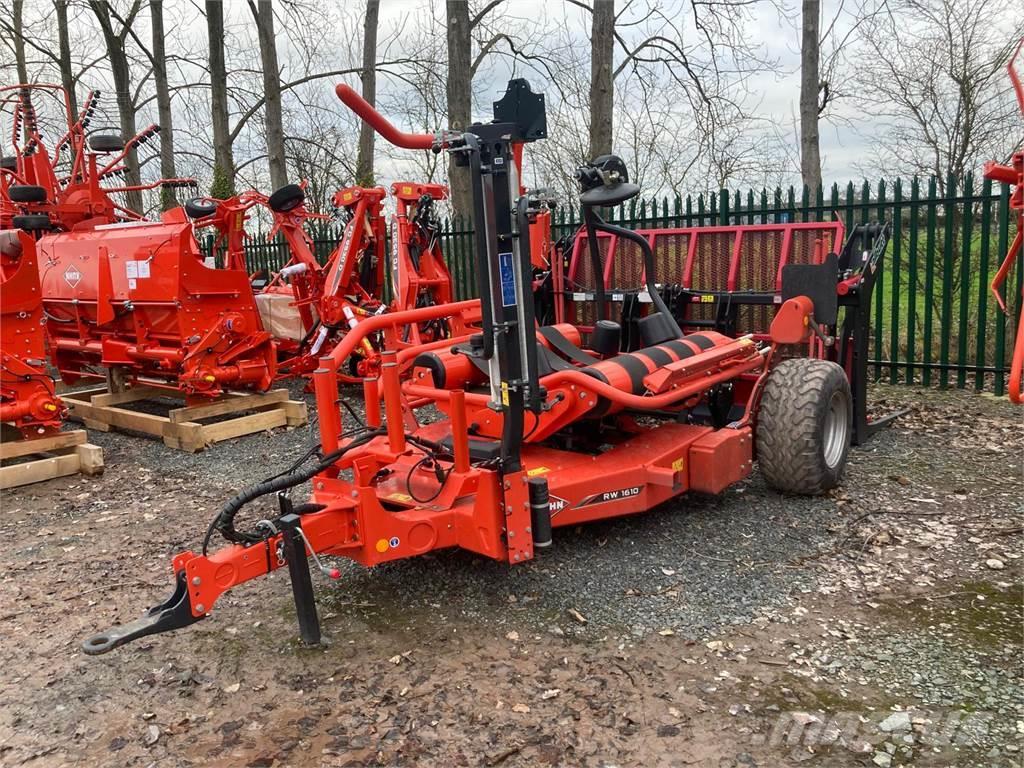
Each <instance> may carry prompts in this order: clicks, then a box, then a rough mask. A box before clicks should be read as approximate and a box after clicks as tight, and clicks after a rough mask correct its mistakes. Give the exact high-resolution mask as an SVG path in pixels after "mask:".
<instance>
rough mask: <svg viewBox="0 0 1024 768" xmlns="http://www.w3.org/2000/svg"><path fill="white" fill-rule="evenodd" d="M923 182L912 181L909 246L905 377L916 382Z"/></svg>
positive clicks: (906, 379)
mask: <svg viewBox="0 0 1024 768" xmlns="http://www.w3.org/2000/svg"><path fill="white" fill-rule="evenodd" d="M920 198H921V184H920V180H919V179H918V178H917V176H914V179H913V181H912V182H911V183H910V242H909V243H908V246H907V251H908V253H907V369H906V373H905V375H904V379H905V381H906V383H907V384H913V383H914V378H915V374H914V365H913V364H914V362H915V360H916V358H917V354H916V353H917V350H916V343H917V230H918V228H919V226H920V219H919V217H918V211H919V210H920V205H919V204H920V202H921V200H920Z"/></svg>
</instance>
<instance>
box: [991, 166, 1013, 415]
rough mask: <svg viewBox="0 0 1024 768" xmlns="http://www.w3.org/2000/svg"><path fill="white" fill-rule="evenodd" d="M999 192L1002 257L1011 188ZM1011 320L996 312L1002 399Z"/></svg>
mask: <svg viewBox="0 0 1024 768" xmlns="http://www.w3.org/2000/svg"><path fill="white" fill-rule="evenodd" d="M999 186H1000V187H1001V189H1000V192H999V255H1000V257H1002V256H1003V255H1004V254H1005V253H1006V252H1007V251H1008V250H1009V248H1010V187H1009V185H1008V184H1000V185H999ZM999 295H1000V296H1002V297H1003V301H1004V302H1005V301H1006V285H1005V283H1004V284H1003V285H1002V287H1000V289H999ZM1007 322H1009V319H1008V318H1007V317H1006V315H1005V314H1004V313H1003V312H1001V311H999V310H996V376H995V387H994V389H995V392H996V394H997V395H998V396H1000V397H1002V396H1003V395H1005V394H1006V379H1005V376H1004V375H1003V369H1004V367H1005V366H1006V324H1007Z"/></svg>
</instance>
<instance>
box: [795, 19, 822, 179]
mask: <svg viewBox="0 0 1024 768" xmlns="http://www.w3.org/2000/svg"><path fill="white" fill-rule="evenodd" d="M802 18H803V24H802V30H801V36H800V41H801V42H800V176H801V177H802V179H803V182H804V186H805V187H807V188H808V189H809V190H810V194H811V195H814V194H815V192H816V191H817V190H818V189H819V188H820V187H821V143H820V138H819V135H818V114H819V109H818V91H819V88H820V82H821V78H820V77H819V75H818V65H819V64H820V62H821V32H820V27H821V0H803V14H802Z"/></svg>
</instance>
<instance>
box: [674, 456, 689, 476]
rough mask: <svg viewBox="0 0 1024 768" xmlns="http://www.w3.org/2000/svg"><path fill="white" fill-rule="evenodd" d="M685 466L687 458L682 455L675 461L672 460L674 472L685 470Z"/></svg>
mask: <svg viewBox="0 0 1024 768" xmlns="http://www.w3.org/2000/svg"><path fill="white" fill-rule="evenodd" d="M685 466H686V460H685V459H684V458H683V457H682V456H680V457H679V458H678V459H676V460H675V461H673V462H672V471H673V472H682V471H683V467H685Z"/></svg>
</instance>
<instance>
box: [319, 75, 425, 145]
mask: <svg viewBox="0 0 1024 768" xmlns="http://www.w3.org/2000/svg"><path fill="white" fill-rule="evenodd" d="M334 92H335V93H336V94H338V98H339V99H341V101H342V103H343V104H344V105H345V106H346V107H348V108H349V109H351V110H352V111H353V112H355V113H356V114H357V115H358V116H359V117H360V118H362V119H363V120H365V121H366V122H367V123H368V124H369V125H370V126H371V127H372V128H373V130H375V131H376V132H377V133H379V134H380V135H381V136H382V137H384V138H385V139H387V140H388V141H390V142H391V143H392V144H394V145H395V146H396V147H403V148H405V149H433V147H434V136H433V135H432V134H429V133H405V132H404V131H400V130H398V129H397V128H396V127H395V126H394V125H392V124H391V123H390V122H388V120H387V118H385V117H384V115H382V114H381V113H380V112H378V111H377V110H376V109H374V108H373V106H371V105H370V102H368V101H367V100H366V99H364V98H363V97H362V96H360V95H359V94H358V93H356V92H355V90H353V89H352V88H350V87H349V86H347V85H345V84H344V83H342V84H341V85H339V86H337V87H336V88H335V89H334Z"/></svg>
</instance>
